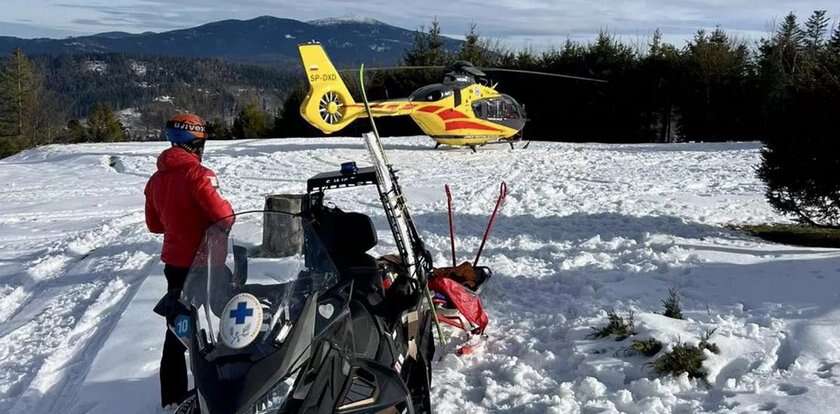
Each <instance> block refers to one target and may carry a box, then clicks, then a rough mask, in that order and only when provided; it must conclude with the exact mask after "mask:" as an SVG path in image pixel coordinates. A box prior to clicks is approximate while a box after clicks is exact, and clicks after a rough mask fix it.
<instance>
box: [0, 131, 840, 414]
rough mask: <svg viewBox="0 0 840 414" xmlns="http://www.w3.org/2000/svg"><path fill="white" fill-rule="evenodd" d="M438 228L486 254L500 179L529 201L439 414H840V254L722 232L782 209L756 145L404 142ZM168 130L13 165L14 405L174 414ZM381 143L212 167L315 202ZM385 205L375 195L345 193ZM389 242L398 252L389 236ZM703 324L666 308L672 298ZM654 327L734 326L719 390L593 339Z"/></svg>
mask: <svg viewBox="0 0 840 414" xmlns="http://www.w3.org/2000/svg"><path fill="white" fill-rule="evenodd" d="M385 146H386V150H387V151H388V152H389V156H390V157H391V160H392V161H393V162H394V163H395V164H397V165H398V166H399V168H400V170H401V173H400V174H401V177H402V183H403V185H404V187H405V189H406V191H407V193H408V194H409V196H410V197H411V199H410V205H411V207H412V209H413V211H414V214H415V216H416V220H417V224H418V226H419V228H420V230H421V232H422V235H423V236H424V238H425V239H426V241H427V243H428V245H429V247H430V248H431V249H432V251H433V253H434V255H435V259H436V260H437V261H439V262H440V263H446V262H447V261H448V238H447V237H448V236H447V232H448V230H447V224H446V223H447V222H446V214H445V202H444V197H443V184H444V183H450V184H451V185H452V187H453V190H454V193H455V208H456V210H457V213H458V214H457V218H456V220H457V222H456V224H457V228H458V233H459V239H458V241H457V243H458V254H459V255H460V256H461V257H462V258H464V259H466V258H467V257H469V256H470V255H471V254H473V253H474V251H475V249H476V248H477V246H478V243H479V237H480V235H481V231H482V229H483V226H484V224H485V220H486V216H487V214H488V213H489V211H490V210H491V208H492V202H493V199H494V197H495V195H496V194H495V193H496V191H497V188H498V183H499V182H500V181H501V180H506V181H507V182H508V184H509V186H510V195H509V198H508V203H507V205H506V206H505V209H504V212H503V216H502V218H501V219H500V220H499V222H498V224H497V226H496V228H495V231H494V234H493V237H492V238H491V240H490V243H489V245H488V248H487V249H486V251H485V252H486V254H485V256H484V257H485V258H484V259H483V263H484V264H486V265H489V266H492V267H493V269H494V270H495V276H494V278H493V279H492V280H491V282H490V285H489V286H488V288H487V289H486V290H485V293H484V301H485V305H486V307H487V309H488V311H489V313H490V317H491V325H490V327H489V329H488V334H489V338H488V340H487V342H486V344H485V345H484V346H483V347H481V348H480V349H479V350H478V351H477V352H475V353H473V354H471V355H469V356H465V357H456V356H455V355H453V354H452V352H451V351H452V348H453V347H454V345H453V346H450V347H449V348H450V349H447V350H446V351H448V352H449V354H448V355H447V356H445V357H444V358H443V359H442V360H441V361H440V362H437V363H436V367H435V373H434V384H433V385H434V393H433V400H434V401H435V405H436V408H437V411H438V412H442V413H456V412H471V413H484V412H511V413H521V412H522V413H548V412H552V413H567V412H569V413H577V412H582V413H596V412H597V413H601V412H603V413H614V412H628V413H657V412H663V413H665V412H732V413H736V412H738V413H740V412H758V411H767V412H787V413H796V412H801V413H828V412H837V411H838V410H840V394H838V393H837V392H836V390H837V389H838V385H840V330H838V326H840V252H838V251H836V250H826V249H807V248H795V247H788V246H782V245H774V244H768V243H765V242H761V241H759V240H755V239H751V238H748V237H745V236H743V235H740V234H737V233H733V232H730V231H728V230H725V229H724V228H723V227H722V225H725V224H734V223H759V222H768V221H779V220H782V219H781V218H780V217H778V216H777V215H776V214H775V213H774V212H773V211H772V210H771V209H770V207H769V206H768V205H767V204H766V203H765V202H764V200H763V196H762V192H763V187H762V185H761V183H760V182H759V181H757V180H756V178H755V177H754V173H753V169H754V167H755V165H756V164H757V162H758V148H759V147H758V145H757V144H718V145H700V144H697V145H695V144H681V145H620V146H607V145H595V144H586V145H573V144H552V143H534V144H533V145H531V147H530V148H529V149H528V150H525V151H510V150H508V149H507V148H506V147H496V148H486V149H482V150H480V151H479V153H478V154H472V153H470V152H468V151H463V150H441V151H432V150H431V149H429V147H430V146H431V144H430V141H428V139H426V138H422V137H417V138H400V139H396V138H395V139H388V140H386V145H385ZM164 147H165V145H164V144H163V143H142V144H141V143H138V144H107V145H105V144H93V145H75V146H63V147H61V146H51V147H45V148H41V149H37V150H31V151H27V152H25V153H22V154H19V155H17V156H14V157H11V158H7V159H4V160H2V161H0V182H2V183H3V185H2V187H0V412H4V413H26V414H32V413H51V412H58V411H61V412H69V413H73V414H75V413H113V412H128V413H155V412H158V411H159V409H158V408H157V401H158V400H157V398H158V396H157V392H158V391H157V379H156V375H157V374H156V370H157V360H158V357H159V353H160V347H161V342H162V338H163V332H164V327H163V321H162V320H161V319H160V318H158V317H157V316H155V315H153V314H152V313H151V308H152V306H153V304H154V302H155V300H156V299H157V298H158V297H159V296H160V295H162V294H163V289H164V285H165V282H164V281H163V277H162V275H161V266H160V264H159V261H158V256H157V254H158V251H159V248H160V239H159V238H158V237H155V236H152V235H150V234H148V233H147V232H146V231H145V227H144V224H143V194H142V191H143V185H144V183H145V180H146V179H147V177H148V176H149V175H150V174H151V173H152V172H153V170H154V168H155V156H156V154H157V153H158V152H159V151H160V150H162V149H163V148H164ZM348 160H356V161H359V162H360V163H361V164H365V163H366V160H367V155H366V152H365V150H364V148H363V146H362V143H361V140H360V139H354V138H330V139H288V140H263V141H238V142H223V143H215V142H214V143H211V144H210V145H209V147H208V154H207V160H206V163H207V164H208V165H209V166H210V167H211V168H213V169H215V170H216V171H217V173H218V175H219V177H220V179H221V182H222V188H223V192H224V194H225V196H227V197H228V198H229V199H230V200H231V201H232V203H233V205H234V206H235V208H236V209H237V210H245V209H255V208H261V207H262V203H263V196H264V195H265V194H269V193H299V192H301V191H302V190H303V189H304V182H305V180H306V178H308V177H309V176H311V175H313V174H315V173H317V172H321V171H325V170H331V169H335V168H337V167H338V165H339V164H340V163H341V162H343V161H348ZM333 199H334V200H335V203H336V204H338V205H341V206H346V207H353V208H355V209H357V210H360V211H363V212H366V213H368V214H371V215H372V216H374V220H375V222H376V223H377V224H378V225H380V226H381V227H380V228H381V229H385V226H384V223H385V222H384V217H383V216H382V214H381V211H380V210H379V208H378V203H377V200H376V194H375V193H374V192H373V191H372V190H371V191H367V192H364V191H363V192H358V191H356V192H353V191H349V192H340V193H338V195H337V196H336V197H334V198H333ZM380 236H381V238H382V240H383V241H382V242H381V243H380V245H379V246H378V247H377V253H384V252H390V251H391V250H392V249H393V245H392V244H391V243H390V240H391V239H390V237H388V235H387V234H385V233H381V234H380ZM670 288H678V289H679V290H680V291H681V292H682V294H683V310H684V313H685V314H686V317H687V320H685V321H676V320H672V319H668V318H665V317H663V316H659V315H657V314H656V313H657V312H661V303H660V300H661V299H663V298H664V297H665V296H666V294H667V291H668V289H670ZM608 309H615V310H617V311H618V312H619V313H626V312H628V311H630V310H633V311H634V312H635V315H636V318H635V319H636V325H637V330H638V332H639V334H638V335H637V338H647V337H651V336H653V337H656V338H658V339H660V340H662V341H664V342H666V343H669V344H673V343H675V342H676V341H678V340H681V341H687V342H697V340H698V338H699V336H700V335H701V334H702V333H703V332H704V331H706V330H709V329H713V328H716V329H717V330H716V331H715V333H714V335H713V337H712V342H715V343H717V344H718V345H719V346H720V348H721V353H720V355H714V354H709V355H708V358H707V360H706V362H705V367H706V368H707V370H708V371H709V376H708V382H709V383H708V384H704V383H702V382H698V381H696V380H689V379H688V378H686V377H683V378H656V377H655V375H653V374H652V372H651V370H650V368H649V367H648V366H647V365H646V363H648V362H650V359H646V358H643V357H641V356H628V355H627V354H626V352H624V350H625V348H626V347H627V346H628V345H629V342H630V340H627V341H623V342H616V341H614V340H612V339H602V340H593V339H589V338H588V337H587V335H588V333H589V332H590V327H592V326H599V325H601V324H603V323H604V320H605V314H604V313H605V310H608Z"/></svg>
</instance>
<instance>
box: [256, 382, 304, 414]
mask: <svg viewBox="0 0 840 414" xmlns="http://www.w3.org/2000/svg"><path fill="white" fill-rule="evenodd" d="M295 378H297V374H295V375H292V376H291V377H289V378H286V379H285V380H283V381H281V382H278V383H277V385H275V386H274V387H272V388H271V390H269V391H268V392H267V393H265V395H263V396H262V397H260V399H259V400H257V402H256V403H255V404H254V407H253V410H251V411H250V412H252V413H254V414H275V413H277V412H278V411H279V410H280V409H281V408H283V404H284V403H286V400H287V399H288V398H289V395H290V394H291V391H292V386H294V384H295Z"/></svg>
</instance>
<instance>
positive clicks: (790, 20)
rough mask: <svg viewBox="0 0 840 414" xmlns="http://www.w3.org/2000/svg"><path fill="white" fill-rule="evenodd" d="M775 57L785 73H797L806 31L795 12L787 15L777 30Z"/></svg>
mask: <svg viewBox="0 0 840 414" xmlns="http://www.w3.org/2000/svg"><path fill="white" fill-rule="evenodd" d="M774 42H775V45H774V46H775V49H776V51H775V58H776V59H777V60H778V64H779V65H780V68H781V70H782V73H783V74H785V75H792V74H794V73H796V72H797V71H798V69H799V66H800V55H801V53H802V50H803V49H804V46H805V33H804V32H803V31H802V28H800V27H799V23H798V22H797V21H796V15H795V14H793V13H790V14H788V15H787V16H785V20H784V22H782V24H781V26H779V29H778V30H777V31H776V38H775V39H774Z"/></svg>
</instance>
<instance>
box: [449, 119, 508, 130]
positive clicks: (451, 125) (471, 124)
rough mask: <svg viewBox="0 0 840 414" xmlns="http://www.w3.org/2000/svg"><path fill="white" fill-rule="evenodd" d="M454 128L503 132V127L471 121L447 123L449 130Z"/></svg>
mask: <svg viewBox="0 0 840 414" xmlns="http://www.w3.org/2000/svg"><path fill="white" fill-rule="evenodd" d="M454 129H480V130H482V131H496V132H502V130H501V129H498V128H493V127H489V126H487V125H483V124H479V123H476V122H470V121H453V122H449V123H447V124H446V130H447V131H452V130H454Z"/></svg>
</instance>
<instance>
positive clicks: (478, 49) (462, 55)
mask: <svg viewBox="0 0 840 414" xmlns="http://www.w3.org/2000/svg"><path fill="white" fill-rule="evenodd" d="M476 28H477V26H476V25H475V24H473V25H472V26H470V31H469V33H467V35H466V37H465V39H464V43H463V44H462V45H461V50H460V51H459V52H458V60H465V61H467V62H472V64H474V65H476V66H484V65H487V63H488V59H487V57H486V54H487V52H488V51H487V50H486V45H485V44H484V43H485V42H483V41H482V40H481V36H479V34H478V32H477V31H476Z"/></svg>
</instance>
